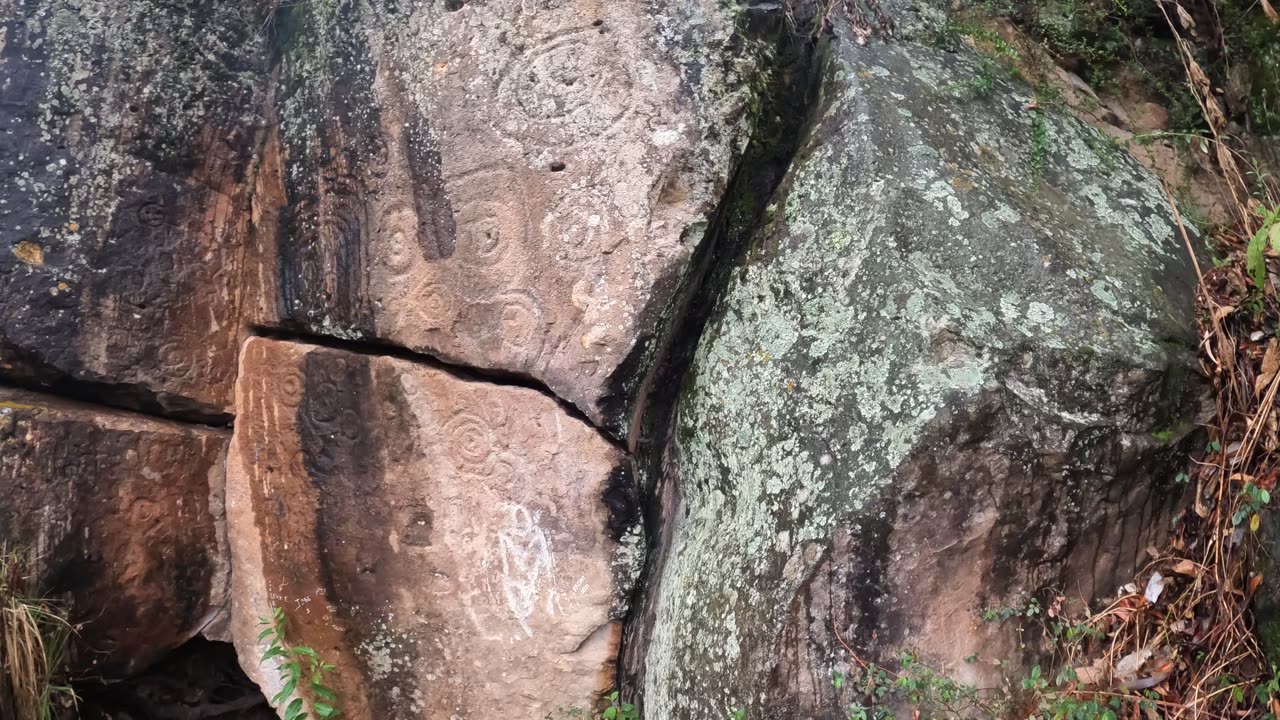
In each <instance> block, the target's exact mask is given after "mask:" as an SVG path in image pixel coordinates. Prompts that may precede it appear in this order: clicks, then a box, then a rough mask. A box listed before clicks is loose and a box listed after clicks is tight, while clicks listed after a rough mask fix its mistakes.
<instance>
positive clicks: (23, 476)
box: [0, 389, 230, 679]
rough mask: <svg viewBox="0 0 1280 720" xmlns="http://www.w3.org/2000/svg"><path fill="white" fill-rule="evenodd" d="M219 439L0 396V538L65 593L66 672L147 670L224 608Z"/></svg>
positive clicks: (39, 581)
mask: <svg viewBox="0 0 1280 720" xmlns="http://www.w3.org/2000/svg"><path fill="white" fill-rule="evenodd" d="M229 440H230V437H229V433H228V432H226V431H224V430H214V429H209V428H204V427H200V426H188V425H182V424H179V423H171V422H162V421H157V420H153V419H150V418H146V417H142V416H140V415H135V414H132V413H127V412H123V411H117V410H104V409H102V408H98V407H93V406H89V405H82V404H78V403H72V402H67V401H65V400H60V399H58V398H53V397H49V396H46V395H39V394H36V393H29V392H20V391H15V390H8V389H0V489H2V491H0V544H6V545H7V547H8V548H9V549H10V550H16V551H18V552H20V553H22V554H24V555H25V556H27V557H28V558H30V559H31V560H32V561H33V562H34V568H35V573H34V577H33V578H32V579H33V581H34V585H35V587H36V588H37V589H38V591H40V592H41V593H44V594H46V595H48V596H50V597H55V598H58V599H67V598H69V599H70V606H69V609H70V616H69V619H70V621H71V622H72V623H73V624H74V625H76V626H77V628H78V632H77V635H76V639H75V648H76V654H75V656H74V657H73V658H72V662H71V666H70V667H69V670H70V671H71V672H72V674H73V675H74V676H84V675H89V676H93V677H101V678H106V679H112V678H115V677H119V676H122V675H126V674H129V673H132V672H134V671H137V670H139V669H142V668H145V667H146V666H147V665H148V664H149V663H150V662H151V661H153V660H155V659H156V658H157V657H159V656H161V655H163V654H164V653H165V652H167V651H169V650H172V649H173V648H175V647H177V646H179V645H181V644H182V643H183V642H185V641H186V640H188V639H190V638H191V637H193V636H194V635H196V634H197V633H198V632H200V631H202V630H203V629H204V628H206V627H207V626H208V625H210V623H213V622H215V621H216V619H217V617H218V611H219V609H220V608H222V606H223V604H224V603H225V602H226V598H227V589H228V580H227V558H226V538H225V527H224V524H223V503H222V486H223V480H222V473H223V467H224V462H225V459H226V449H227V442H228V441H229Z"/></svg>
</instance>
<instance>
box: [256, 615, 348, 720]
mask: <svg viewBox="0 0 1280 720" xmlns="http://www.w3.org/2000/svg"><path fill="white" fill-rule="evenodd" d="M258 624H259V625H262V626H264V627H263V630H262V632H261V633H259V634H258V642H259V643H262V642H265V643H266V644H267V649H266V650H265V651H264V652H263V653H262V659H261V660H259V661H258V663H259V664H262V663H265V662H267V661H268V660H275V661H276V669H277V670H278V671H279V673H280V679H281V680H282V681H284V685H283V687H281V688H280V692H278V693H276V695H275V697H273V698H271V706H272V707H276V708H278V707H280V706H281V704H282V703H287V704H286V705H285V710H284V720H306V718H307V717H308V715H307V713H306V711H305V710H303V707H304V706H305V702H304V700H303V698H302V697H301V696H298V695H297V691H298V686H299V685H300V684H301V683H302V679H303V666H304V665H305V666H306V668H307V671H306V675H307V678H308V681H307V685H306V687H307V688H308V689H310V691H311V696H312V699H311V710H312V711H313V712H315V714H316V716H317V717H319V718H321V719H322V720H328V718H334V717H337V716H338V715H339V714H341V712H342V711H341V710H340V709H339V708H338V694H337V693H336V692H334V691H333V689H331V688H330V687H329V686H328V685H326V684H325V681H324V678H325V674H326V673H329V672H332V671H333V670H334V666H333V665H330V664H329V663H327V662H325V661H324V660H323V659H321V658H320V655H319V654H318V653H317V652H316V651H315V650H313V649H312V648H309V647H307V646H305V645H293V646H290V645H288V644H286V643H285V631H286V629H287V627H288V624H289V619H288V617H286V616H285V614H284V610H283V609H281V608H278V607H277V608H274V609H273V610H272V611H271V617H270V618H259V619H258Z"/></svg>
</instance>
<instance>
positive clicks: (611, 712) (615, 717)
mask: <svg viewBox="0 0 1280 720" xmlns="http://www.w3.org/2000/svg"><path fill="white" fill-rule="evenodd" d="M608 699H609V706H608V707H606V708H605V709H604V712H603V713H601V714H600V717H602V718H604V720H640V711H639V710H637V709H636V706H635V705H632V704H631V703H629V702H623V701H622V700H621V699H620V697H619V695H618V691H617V690H614V691H613V692H611V693H609V696H608Z"/></svg>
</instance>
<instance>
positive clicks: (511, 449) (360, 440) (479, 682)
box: [227, 338, 643, 720]
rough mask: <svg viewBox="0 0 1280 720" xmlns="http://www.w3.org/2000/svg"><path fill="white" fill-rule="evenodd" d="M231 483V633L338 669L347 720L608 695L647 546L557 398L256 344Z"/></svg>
mask: <svg viewBox="0 0 1280 720" xmlns="http://www.w3.org/2000/svg"><path fill="white" fill-rule="evenodd" d="M237 407H238V408H239V415H238V416H237V419H236V428H235V437H234V440H233V441H232V447H231V451H230V459H229V463H228V466H229V469H228V486H227V495H228V502H227V507H228V520H229V523H228V524H229V529H230V536H231V551H232V566H233V571H234V572H233V578H234V587H233V592H232V634H233V636H234V639H235V642H236V644H237V647H238V650H239V653H240V657H241V661H242V664H244V665H245V667H246V670H248V671H249V672H250V673H251V674H252V675H255V676H256V678H255V679H257V680H258V681H259V683H260V684H261V685H262V686H263V687H264V689H266V690H267V691H268V694H273V693H274V692H275V691H276V690H277V689H278V687H279V686H280V678H279V677H278V676H276V675H275V673H273V672H271V671H270V670H269V669H264V668H262V667H259V666H258V665H257V663H256V658H257V657H259V656H260V655H261V648H259V647H258V644H257V643H258V640H257V636H258V630H259V628H258V626H257V622H258V618H259V617H262V616H265V615H267V614H269V612H270V611H271V609H272V608H273V607H282V608H284V609H285V610H286V612H287V614H288V616H289V618H290V622H291V625H290V640H291V641H293V642H297V643H302V644H306V645H309V646H310V647H313V648H315V649H316V650H317V651H319V652H320V653H321V654H323V655H324V656H325V658H326V659H327V660H329V661H330V662H333V663H334V664H335V665H337V667H338V670H337V671H336V672H335V674H334V678H335V680H334V682H335V683H337V686H338V687H337V689H338V690H339V692H340V694H341V695H342V698H343V699H342V706H343V711H344V716H345V717H350V718H353V720H372V719H381V718H406V719H407V718H446V717H458V718H467V717H490V716H492V713H493V712H495V709H498V708H500V709H501V712H502V713H503V714H507V715H510V716H512V717H529V718H533V717H538V718H540V717H543V716H544V714H546V713H550V712H553V711H555V710H556V709H557V708H562V707H563V708H568V707H572V706H577V707H580V708H581V707H586V706H589V705H590V704H591V703H592V702H594V700H595V699H596V698H597V697H598V695H599V693H600V692H602V691H604V690H607V689H608V688H610V687H612V685H613V681H614V672H613V671H614V659H615V657H616V653H617V649H618V642H619V640H620V636H621V623H620V618H621V615H622V613H623V612H624V611H625V606H626V598H627V596H628V593H629V591H630V585H631V583H632V581H633V579H634V575H635V572H636V571H637V569H638V560H639V557H640V553H642V546H643V543H642V541H641V537H640V535H639V529H638V524H637V523H636V519H635V515H636V511H635V505H634V500H633V498H632V497H631V494H630V490H629V487H630V482H629V471H628V465H627V464H626V463H625V459H624V456H623V454H622V453H621V451H619V450H618V449H616V448H615V447H614V446H613V445H612V444H610V443H609V442H608V441H606V440H605V439H604V438H603V437H602V436H601V435H600V434H599V433H598V432H597V431H596V430H594V429H593V428H591V427H590V426H589V425H587V424H586V423H584V422H582V421H581V420H578V419H576V418H575V417H573V416H571V415H569V414H567V413H566V412H565V410H564V409H563V408H562V407H561V406H560V405H559V404H558V403H557V402H556V401H555V400H553V399H552V398H549V397H547V396H545V395H543V394H541V393H540V392H538V391H536V390H532V389H528V388H522V387H512V386H498V385H493V384H490V383H488V382H483V381H479V380H472V379H466V378H461V377H458V376H456V375H454V374H451V373H450V372H447V371H445V370H442V369H439V368H436V367H432V366H428V365H422V364H417V363H413V362H409V361H405V360H400V359H393V358H388V357H384V356H368V355H361V354H355V353H351V352H346V351H341V350H333V349H327V348H321V347H316V346H311V345H303V344H297V343H289V342H283V341H275V340H267V339H258V338H254V339H251V340H250V341H249V342H248V343H247V344H246V346H245V348H244V350H243V352H242V354H241V367H240V376H239V380H238V385H237Z"/></svg>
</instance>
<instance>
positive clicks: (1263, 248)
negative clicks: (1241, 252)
mask: <svg viewBox="0 0 1280 720" xmlns="http://www.w3.org/2000/svg"><path fill="white" fill-rule="evenodd" d="M1254 212H1256V213H1257V214H1258V216H1259V217H1260V218H1262V223H1261V225H1260V226H1259V228H1258V232H1256V233H1254V235H1253V237H1252V238H1250V240H1249V247H1248V249H1247V250H1246V251H1245V269H1246V270H1248V271H1249V277H1251V278H1253V284H1254V286H1255V287H1257V288H1261V287H1262V283H1263V281H1264V280H1266V276H1267V262H1266V252H1267V248H1268V246H1270V249H1271V250H1273V251H1277V252H1280V205H1277V206H1276V207H1274V208H1272V209H1270V210H1268V209H1266V208H1265V207H1263V206H1261V205H1259V206H1257V207H1255V209H1254Z"/></svg>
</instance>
